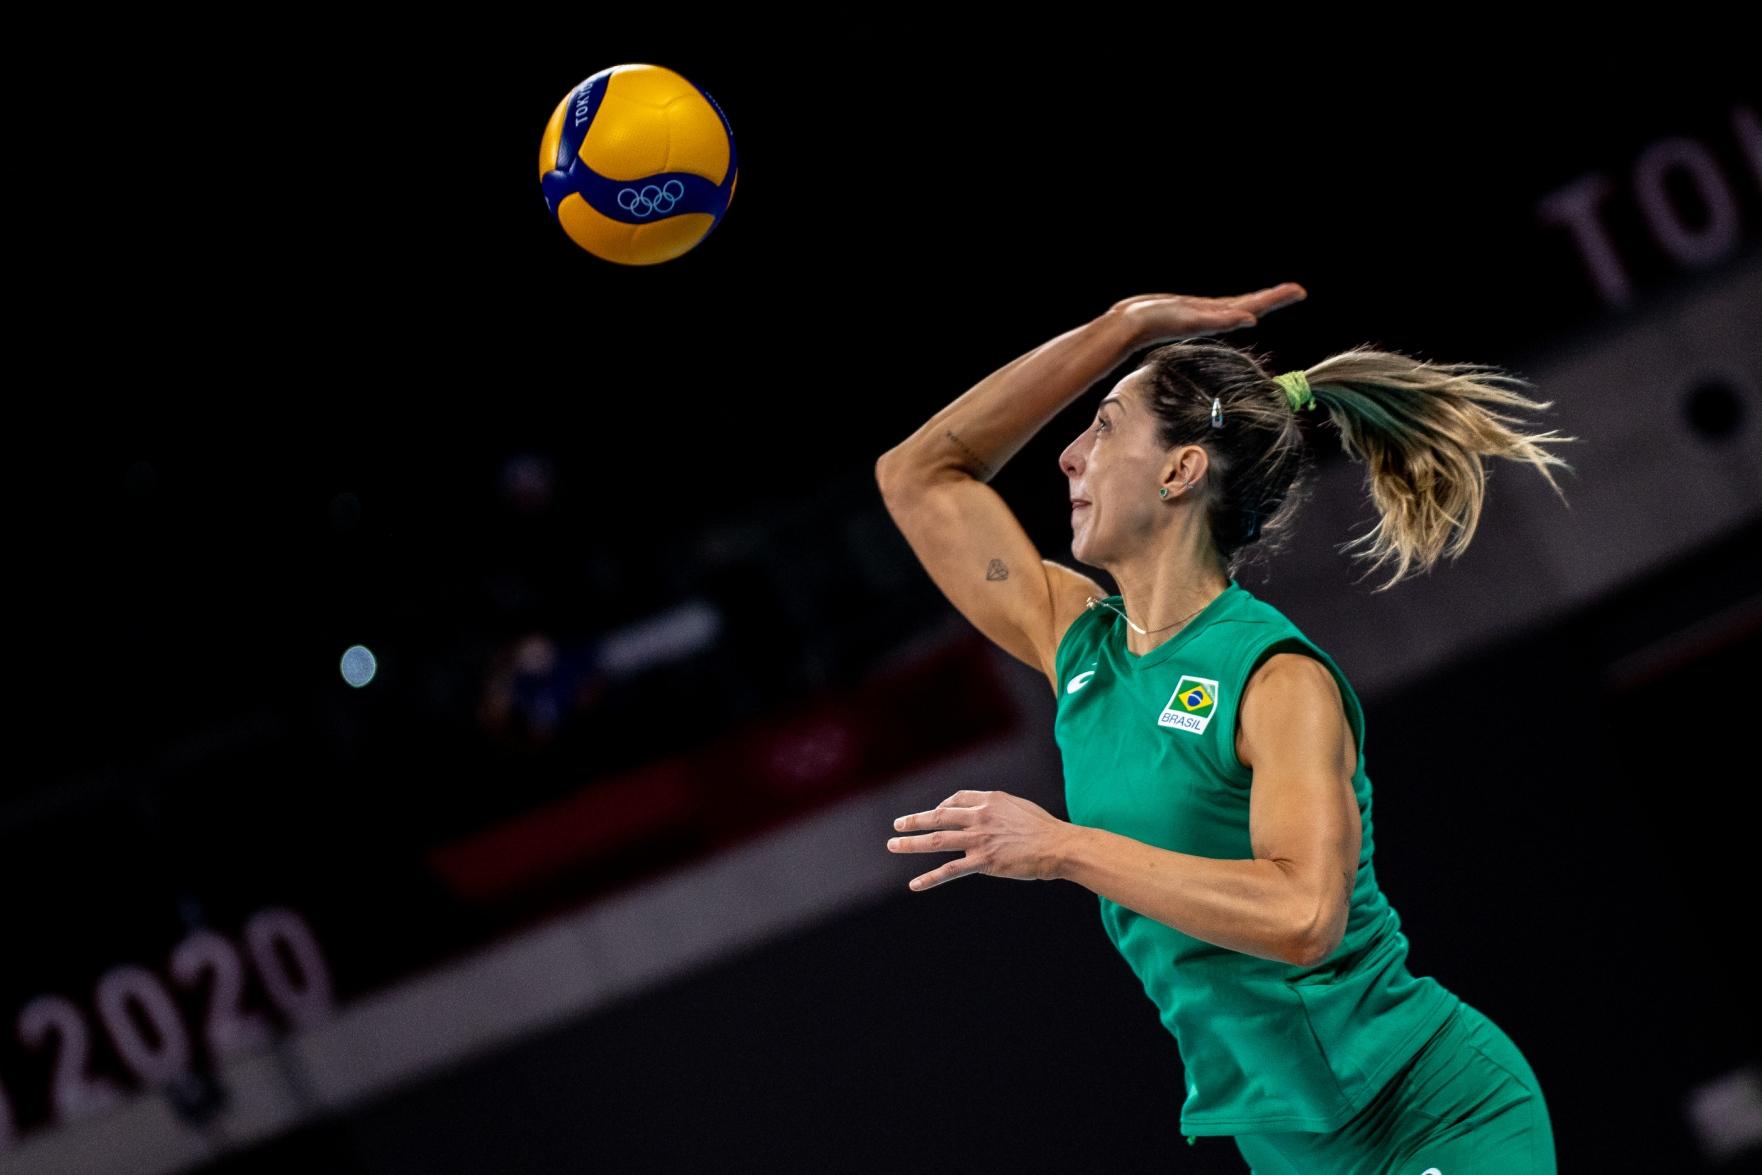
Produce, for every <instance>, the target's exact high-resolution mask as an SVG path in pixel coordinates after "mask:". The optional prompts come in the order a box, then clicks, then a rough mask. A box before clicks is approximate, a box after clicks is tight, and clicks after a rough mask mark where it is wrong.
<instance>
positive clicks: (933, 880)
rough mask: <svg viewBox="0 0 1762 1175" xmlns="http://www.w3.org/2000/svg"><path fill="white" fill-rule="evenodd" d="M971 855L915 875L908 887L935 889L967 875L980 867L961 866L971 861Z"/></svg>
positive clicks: (907, 884)
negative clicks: (917, 875) (920, 874)
mask: <svg viewBox="0 0 1762 1175" xmlns="http://www.w3.org/2000/svg"><path fill="white" fill-rule="evenodd" d="M971 860H972V858H971V857H962V858H961V859H960V860H958V861H950V862H949V863H948V864H946V865H944V866H943V867H942V868H940V869H932V870H931V871H930V872H928V873H926V874H924V875H923V876H922V877H914V878H912V879H911V880H910V881H908V882H907V883H906V887H907V888H908V889H935V888H936V887H937V886H939V885H941V884H942V883H943V882H945V881H953V880H954V879H955V878H957V877H965V876H966V875H967V874H969V873H972V872H973V871H974V870H975V869H977V868H978V866H977V865H972V866H969V867H968V868H965V869H963V868H961V866H963V865H966V864H967V862H969V861H971Z"/></svg>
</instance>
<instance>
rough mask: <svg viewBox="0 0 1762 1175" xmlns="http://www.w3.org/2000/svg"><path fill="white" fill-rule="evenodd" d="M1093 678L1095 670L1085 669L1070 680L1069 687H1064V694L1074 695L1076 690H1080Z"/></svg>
mask: <svg viewBox="0 0 1762 1175" xmlns="http://www.w3.org/2000/svg"><path fill="white" fill-rule="evenodd" d="M1094 676H1095V670H1093V669H1085V670H1084V671H1083V672H1081V673H1079V674H1077V676H1075V677H1073V678H1071V683H1070V684H1069V685H1067V686H1065V693H1067V694H1074V693H1076V692H1077V691H1078V690H1080V689H1082V688H1083V687H1084V686H1086V685H1088V684H1089V679H1090V678H1091V677H1094Z"/></svg>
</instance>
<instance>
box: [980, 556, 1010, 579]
mask: <svg viewBox="0 0 1762 1175" xmlns="http://www.w3.org/2000/svg"><path fill="white" fill-rule="evenodd" d="M985 578H986V579H1008V578H1009V565H1008V564H1007V563H1005V562H1004V561H1003V560H1002V559H993V560H992V561H991V565H990V566H989V567H987V568H986V569H985Z"/></svg>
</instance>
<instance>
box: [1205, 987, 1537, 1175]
mask: <svg viewBox="0 0 1762 1175" xmlns="http://www.w3.org/2000/svg"><path fill="white" fill-rule="evenodd" d="M1235 1139H1236V1147H1237V1149H1238V1150H1240V1151H1241V1152H1242V1157H1243V1158H1244V1159H1246V1160H1248V1166H1249V1169H1250V1170H1251V1171H1252V1172H1253V1175H1385V1173H1387V1175H1478V1173H1479V1172H1486V1171H1497V1172H1499V1175H1554V1130H1553V1126H1552V1125H1551V1124H1550V1123H1549V1121H1548V1104H1547V1102H1546V1101H1545V1100H1544V1099H1543V1097H1542V1086H1541V1083H1540V1082H1538V1081H1537V1080H1536V1075H1535V1073H1534V1072H1533V1071H1532V1070H1531V1069H1530V1067H1529V1062H1528V1061H1526V1060H1524V1057H1523V1054H1522V1053H1521V1052H1519V1051H1518V1048H1517V1045H1516V1044H1515V1043H1513V1042H1512V1040H1511V1038H1510V1037H1509V1036H1506V1035H1505V1033H1504V1031H1503V1030H1501V1029H1500V1027H1499V1026H1498V1025H1497V1024H1495V1023H1493V1022H1492V1021H1491V1020H1489V1019H1488V1018H1487V1017H1486V1016H1485V1015H1483V1014H1482V1013H1481V1012H1479V1011H1476V1010H1475V1009H1474V1008H1472V1007H1470V1006H1469V1005H1467V1004H1462V1005H1461V1006H1460V1007H1458V1008H1457V1010H1456V1011H1455V1012H1454V1013H1453V1014H1452V1015H1451V1016H1450V1018H1449V1019H1448V1020H1446V1021H1444V1024H1443V1026H1442V1027H1440V1028H1439V1029H1438V1031H1437V1032H1436V1033H1434V1034H1433V1035H1432V1037H1431V1039H1429V1040H1427V1041H1426V1043H1425V1044H1424V1045H1422V1046H1421V1047H1420V1050H1419V1052H1417V1053H1415V1054H1414V1056H1413V1060H1411V1061H1409V1062H1408V1063H1407V1064H1406V1065H1405V1066H1403V1067H1402V1068H1401V1070H1400V1071H1399V1072H1397V1073H1396V1074H1395V1075H1394V1076H1393V1077H1391V1078H1390V1079H1389V1082H1388V1084H1387V1085H1385V1086H1384V1087H1383V1088H1382V1089H1381V1090H1380V1091H1378V1093H1377V1095H1376V1097H1375V1098H1373V1099H1372V1100H1371V1101H1370V1103H1369V1104H1368V1105H1366V1106H1365V1107H1364V1109H1362V1110H1360V1111H1359V1112H1358V1114H1357V1115H1356V1116H1354V1117H1353V1119H1352V1120H1351V1121H1350V1122H1348V1123H1346V1125H1344V1126H1342V1127H1340V1129H1338V1130H1336V1131H1334V1132H1333V1133H1332V1134H1314V1133H1290V1134H1238V1135H1236V1136H1235Z"/></svg>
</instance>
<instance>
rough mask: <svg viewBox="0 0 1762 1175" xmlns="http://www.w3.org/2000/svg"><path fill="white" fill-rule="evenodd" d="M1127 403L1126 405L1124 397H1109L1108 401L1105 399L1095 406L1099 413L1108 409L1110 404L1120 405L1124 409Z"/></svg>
mask: <svg viewBox="0 0 1762 1175" xmlns="http://www.w3.org/2000/svg"><path fill="white" fill-rule="evenodd" d="M1125 403H1126V398H1125V397H1124V396H1109V397H1108V398H1107V399H1105V400H1103V401H1102V402H1101V403H1099V404H1097V405H1096V406H1095V410H1096V411H1097V412H1100V411H1101V410H1102V409H1103V408H1105V407H1107V406H1108V405H1109V404H1118V405H1120V406H1121V407H1124V406H1125Z"/></svg>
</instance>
